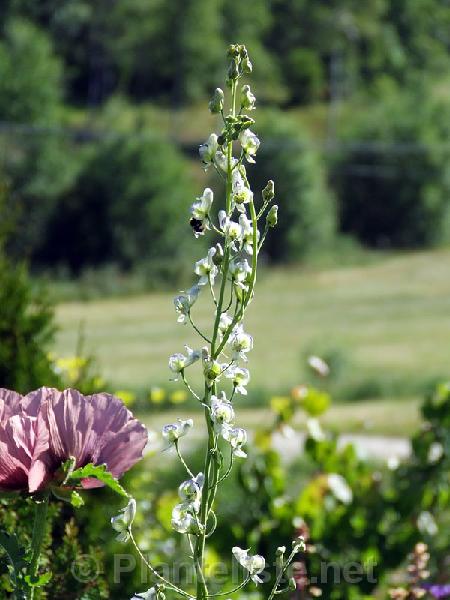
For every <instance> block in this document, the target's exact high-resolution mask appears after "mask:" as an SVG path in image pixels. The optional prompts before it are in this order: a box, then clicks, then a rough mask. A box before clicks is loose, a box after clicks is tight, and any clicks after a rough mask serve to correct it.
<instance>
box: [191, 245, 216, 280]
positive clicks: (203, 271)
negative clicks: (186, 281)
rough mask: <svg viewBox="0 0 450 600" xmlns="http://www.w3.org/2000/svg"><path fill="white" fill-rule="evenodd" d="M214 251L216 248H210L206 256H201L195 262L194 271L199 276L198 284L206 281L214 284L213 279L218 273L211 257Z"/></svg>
mask: <svg viewBox="0 0 450 600" xmlns="http://www.w3.org/2000/svg"><path fill="white" fill-rule="evenodd" d="M216 252H217V250H216V248H210V249H209V250H208V255H207V256H206V258H201V259H200V260H198V261H197V262H196V263H195V269H194V272H195V274H196V275H198V276H199V277H200V279H199V280H198V285H200V286H201V285H206V284H207V283H208V281H211V285H213V284H214V279H215V278H216V275H217V273H218V271H217V267H216V265H215V264H214V261H213V257H214V255H215V254H216Z"/></svg>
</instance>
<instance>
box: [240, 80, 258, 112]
mask: <svg viewBox="0 0 450 600" xmlns="http://www.w3.org/2000/svg"><path fill="white" fill-rule="evenodd" d="M255 102H256V98H255V96H254V95H253V94H252V92H251V90H250V86H249V85H243V86H242V89H241V107H242V108H243V109H244V110H255Z"/></svg>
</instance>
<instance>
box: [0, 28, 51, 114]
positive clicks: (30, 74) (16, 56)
mask: <svg viewBox="0 0 450 600" xmlns="http://www.w3.org/2000/svg"><path fill="white" fill-rule="evenodd" d="M61 71H62V69H61V62H60V60H59V59H58V58H57V56H55V54H54V53H53V49H52V45H51V43H50V40H49V38H48V36H47V35H46V33H45V32H44V31H41V30H39V29H38V28H37V27H36V26H35V25H33V24H32V23H30V22H27V21H25V20H22V19H12V20H10V21H8V22H7V23H6V26H5V33H4V39H3V41H0V120H3V121H17V122H20V123H33V124H40V125H49V124H51V123H52V122H53V121H54V119H55V114H56V112H57V110H58V107H59V104H60V100H61Z"/></svg>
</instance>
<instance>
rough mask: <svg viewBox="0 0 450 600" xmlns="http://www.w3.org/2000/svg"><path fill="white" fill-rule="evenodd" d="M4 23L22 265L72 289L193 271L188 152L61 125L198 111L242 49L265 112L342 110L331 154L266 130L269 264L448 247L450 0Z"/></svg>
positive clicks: (88, 10)
mask: <svg viewBox="0 0 450 600" xmlns="http://www.w3.org/2000/svg"><path fill="white" fill-rule="evenodd" d="M0 13H1V14H2V16H3V17H4V19H3V28H2V29H1V31H0V122H3V125H2V129H1V131H0V183H1V184H2V185H3V186H4V187H5V189H6V190H7V206H8V208H9V210H10V212H11V215H12V219H13V221H14V223H15V227H16V230H17V232H18V235H13V236H10V237H9V240H8V244H7V251H8V254H10V255H11V256H13V257H14V258H18V259H23V258H27V259H30V260H31V262H32V264H33V265H35V266H37V267H42V266H43V267H45V268H46V267H47V266H49V265H50V266H52V267H58V268H59V267H62V268H64V269H65V268H69V269H70V270H71V271H72V272H74V273H79V272H81V271H82V270H83V269H85V268H87V267H90V266H102V265H108V264H110V263H113V264H115V265H117V266H119V267H120V268H123V269H131V268H135V267H141V266H142V265H143V264H145V265H147V266H146V267H145V268H146V269H147V270H148V277H149V278H150V279H151V280H152V281H153V282H158V281H161V280H166V279H168V278H170V279H171V280H173V279H177V278H178V276H179V274H180V273H182V272H183V271H184V272H186V271H185V269H184V265H186V264H187V263H188V262H189V263H190V261H191V258H190V248H191V245H190V244H191V242H192V240H191V239H190V237H189V236H190V232H189V229H188V228H187V227H186V228H182V227H181V226H180V228H179V229H177V228H175V227H174V226H173V222H177V223H180V220H179V216H180V211H181V210H185V211H186V214H187V210H188V207H189V205H190V204H191V202H192V201H193V187H192V186H191V185H190V172H189V171H190V166H189V163H188V161H187V160H186V159H185V157H183V155H182V153H181V152H180V151H179V150H178V149H174V148H173V147H171V146H170V144H169V143H168V142H167V140H164V139H162V138H160V137H158V136H156V137H152V138H151V139H150V138H148V136H147V135H146V134H144V132H143V131H142V128H141V127H140V126H139V123H138V119H137V118H136V119H135V125H134V126H132V127H130V128H129V129H128V130H127V131H126V132H125V135H123V136H121V137H117V138H114V130H115V124H114V120H113V122H112V123H111V127H112V129H113V131H109V130H108V128H107V127H106V128H104V129H103V130H102V132H101V135H100V136H99V139H94V140H91V141H90V143H89V144H77V143H73V142H74V140H73V139H72V138H71V137H70V136H69V137H67V136H66V135H64V131H63V129H64V128H63V127H62V126H63V124H64V123H65V122H67V115H68V114H71V111H73V112H74V113H75V114H77V111H81V114H83V115H94V114H100V115H101V114H106V113H107V110H108V108H107V107H108V106H109V105H108V104H107V101H108V99H109V98H110V97H112V96H115V97H120V98H121V101H122V99H123V102H124V103H125V105H126V107H128V109H129V110H131V111H133V110H134V111H135V112H136V114H138V111H137V110H136V106H137V105H138V104H140V103H143V102H152V103H154V104H158V103H160V104H163V105H165V106H167V105H169V106H173V107H175V106H181V105H183V104H184V105H190V104H192V103H195V102H197V101H198V100H200V99H203V100H205V99H206V97H207V96H208V95H209V94H210V93H211V90H212V89H214V87H215V85H216V84H217V81H219V73H220V72H221V71H222V69H223V51H224V48H225V47H226V45H227V43H228V42H229V41H232V40H233V41H235V40H239V41H243V42H245V44H246V45H247V47H248V48H249V52H250V55H251V57H252V60H253V62H254V64H255V69H254V78H253V79H254V81H255V86H254V87H255V88H256V90H255V91H256V94H257V96H258V101H259V105H271V106H273V107H274V108H275V109H279V108H286V107H291V106H295V105H298V104H300V105H306V104H313V103H319V102H333V101H336V100H340V101H341V106H343V107H344V108H345V111H344V112H345V114H344V116H343V118H342V125H343V126H342V127H340V128H339V130H337V131H333V139H334V141H335V142H336V141H337V142H338V143H337V145H336V147H334V146H333V145H331V146H330V147H327V148H326V149H325V150H326V152H324V151H323V148H321V147H320V144H318V143H317V140H315V139H312V137H311V134H310V133H308V132H306V131H304V130H303V128H301V127H300V126H299V123H298V120H294V119H293V120H289V117H284V116H283V117H281V116H280V115H281V113H280V111H277V110H274V111H273V114H272V115H270V114H269V111H267V110H266V111H265V114H266V117H265V118H263V119H260V120H259V125H258V132H257V133H258V134H260V135H261V137H262V138H263V140H264V143H263V145H262V146H261V151H260V152H259V155H258V160H257V163H256V165H255V166H254V168H253V169H252V170H251V172H250V176H251V178H252V179H253V180H254V182H255V185H256V188H259V187H263V185H264V183H265V179H267V177H269V176H271V177H272V176H273V177H274V179H275V180H276V181H277V193H278V196H277V199H278V201H279V203H280V208H281V210H280V220H281V221H280V225H281V226H280V228H279V230H278V233H277V236H276V237H275V238H273V242H272V243H271V244H270V245H269V246H268V247H267V251H268V254H269V258H270V259H271V260H273V261H287V260H298V259H301V258H303V257H305V256H307V255H311V254H312V253H317V252H322V251H324V250H325V251H328V252H329V251H330V250H331V251H333V248H334V247H335V246H334V244H335V241H336V234H337V233H339V232H340V231H341V232H344V233H349V234H351V235H354V236H356V237H358V238H359V239H360V240H361V241H362V242H363V243H366V244H370V245H372V246H375V247H380V246H381V247H418V246H424V245H430V244H436V243H441V242H443V241H447V240H449V239H450V225H449V223H450V221H449V219H450V206H449V203H450V200H449V198H450V181H449V177H448V173H449V164H450V162H449V161H450V153H449V147H448V139H449V137H448V136H449V133H450V132H449V123H450V118H449V115H450V107H449V97H448V94H447V95H446V93H445V81H446V78H447V80H448V74H449V73H450V3H449V0H398V1H396V2H394V3H392V2H389V1H388V0H367V2H364V3H361V2H357V1H356V0H332V1H331V2H324V1H322V2H317V0H252V2H250V3H243V2H236V1H235V0H209V1H208V2H204V1H200V0H189V1H188V2H186V1H185V0H183V1H182V0H171V1H170V2H167V1H166V0H127V1H126V2H125V1H123V0H122V1H121V0H92V1H89V2H87V1H86V0H70V1H69V0H42V1H41V2H35V1H33V0H0ZM443 84H444V86H443ZM439 86H441V87H442V88H443V90H441V91H440V87H439ZM103 106H106V108H103ZM91 107H95V109H96V110H95V111H86V110H85V109H86V108H91ZM74 108H75V110H73V109H74ZM102 111H103V112H102ZM83 118H84V119H85V120H86V117H83ZM4 123H6V124H7V126H8V124H11V123H13V124H14V123H15V124H17V125H18V126H19V128H18V129H15V130H11V131H9V130H8V129H7V127H6V131H5V127H4ZM122 131H123V128H122ZM206 134H207V131H205V136H206ZM180 137H181V136H180ZM75 141H76V140H75ZM201 141H203V140H198V142H199V143H200V142H201ZM332 141H333V140H332ZM174 253H175V255H176V258H177V260H176V261H173V260H171V261H165V260H164V257H165V256H169V255H170V256H171V257H172V258H173V255H174ZM169 263H170V264H171V265H176V267H175V269H172V270H171V271H170V270H168V269H167V265H168V264H169ZM169 271H170V272H169Z"/></svg>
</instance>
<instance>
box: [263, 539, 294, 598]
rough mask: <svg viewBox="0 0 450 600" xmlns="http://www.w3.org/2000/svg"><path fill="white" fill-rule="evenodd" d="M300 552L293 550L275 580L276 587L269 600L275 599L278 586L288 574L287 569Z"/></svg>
mask: <svg viewBox="0 0 450 600" xmlns="http://www.w3.org/2000/svg"><path fill="white" fill-rule="evenodd" d="M298 550H299V549H298V548H293V550H292V552H291V553H290V555H289V558H288V559H287V560H286V562H285V563H284V564H283V566H282V568H281V569H280V570H279V571H278V574H277V577H276V579H275V583H274V586H273V588H272V591H271V592H270V594H269V597H268V599H267V600H273V597H274V596H275V594H276V593H277V590H278V586H279V585H280V581H281V579H282V577H283V575H284V574H285V573H286V569H287V568H288V567H289V565H290V564H291V562H292V560H293V558H294V556H295V555H296V554H297V552H298Z"/></svg>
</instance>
